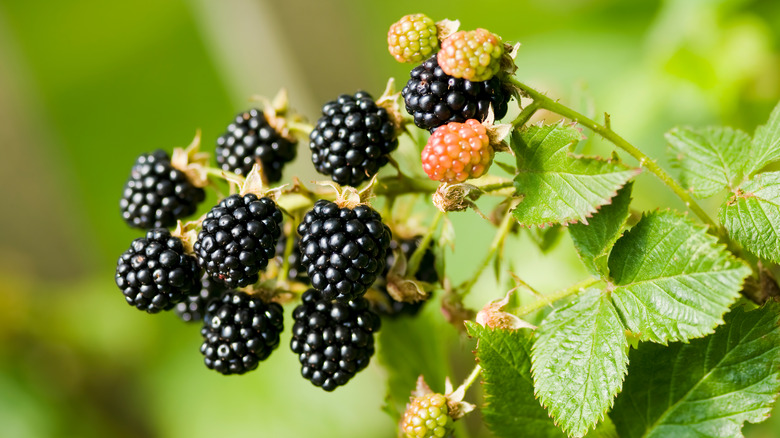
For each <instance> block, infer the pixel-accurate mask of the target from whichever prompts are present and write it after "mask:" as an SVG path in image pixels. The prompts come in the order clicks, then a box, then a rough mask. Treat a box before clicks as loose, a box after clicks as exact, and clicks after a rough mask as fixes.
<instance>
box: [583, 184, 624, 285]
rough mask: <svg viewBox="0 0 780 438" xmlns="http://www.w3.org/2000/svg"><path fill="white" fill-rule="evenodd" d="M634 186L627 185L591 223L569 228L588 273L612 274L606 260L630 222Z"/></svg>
mask: <svg viewBox="0 0 780 438" xmlns="http://www.w3.org/2000/svg"><path fill="white" fill-rule="evenodd" d="M631 186H632V183H628V184H626V185H625V186H623V188H621V189H620V190H619V191H618V194H617V196H615V197H614V198H612V203H610V204H608V205H605V206H603V207H601V208H600V209H599V211H598V212H597V213H596V214H594V215H593V217H591V218H590V219H589V220H588V224H587V225H585V224H574V225H571V226H569V234H570V235H571V240H572V241H573V242H574V247H575V248H577V252H578V253H579V255H580V259H582V262H583V263H584V264H585V267H587V268H588V270H589V271H590V272H591V273H593V274H595V275H598V276H602V277H604V276H606V275H607V274H608V273H609V269H608V268H607V260H608V257H609V252H610V251H611V250H612V245H614V244H615V241H616V240H617V239H618V237H620V231H621V230H622V229H623V224H624V223H625V222H626V219H628V213H629V205H630V204H631Z"/></svg>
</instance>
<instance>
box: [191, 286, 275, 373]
mask: <svg viewBox="0 0 780 438" xmlns="http://www.w3.org/2000/svg"><path fill="white" fill-rule="evenodd" d="M283 329H284V327H283V315H282V306H280V305H279V304H278V303H264V302H263V301H262V300H261V299H260V298H256V297H251V296H249V295H247V294H245V293H244V292H238V291H230V292H227V293H225V294H224V295H223V296H222V299H220V300H213V301H211V302H210V303H209V305H208V307H206V316H205V317H204V319H203V328H202V329H201V331H200V333H201V335H203V344H202V345H201V347H200V352H201V354H203V356H204V359H203V361H204V362H205V364H206V366H207V367H209V368H210V369H212V370H215V371H219V372H220V373H222V374H225V375H227V374H244V373H245V372H247V371H252V370H253V369H255V368H257V364H258V363H260V362H261V361H264V360H265V359H267V358H268V355H270V354H271V352H272V351H273V350H274V349H276V347H278V346H279V334H280V333H281V332H282V330H283Z"/></svg>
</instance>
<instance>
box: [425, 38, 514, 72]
mask: <svg viewBox="0 0 780 438" xmlns="http://www.w3.org/2000/svg"><path fill="white" fill-rule="evenodd" d="M503 55H504V44H503V43H502V42H501V38H499V37H498V36H497V35H495V34H492V33H490V32H489V31H487V30H485V29H477V30H472V31H460V32H455V33H454V34H452V35H450V36H449V38H447V39H446V40H444V41H442V43H441V51H439V54H438V55H437V56H438V58H439V65H440V66H441V68H442V70H444V72H445V73H447V74H448V75H450V76H454V77H456V78H463V79H467V80H469V81H487V80H488V79H490V78H492V77H493V76H495V74H496V73H498V71H499V70H500V69H501V57H502V56H503Z"/></svg>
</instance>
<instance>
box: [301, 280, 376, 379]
mask: <svg viewBox="0 0 780 438" xmlns="http://www.w3.org/2000/svg"><path fill="white" fill-rule="evenodd" d="M302 299H303V303H302V304H301V305H299V306H298V307H296V308H295V311H293V318H294V320H295V325H293V336H292V340H291V341H290V348H291V349H292V351H293V352H294V353H298V360H299V361H300V363H301V375H302V376H303V377H304V378H306V379H308V380H310V381H311V383H313V384H314V385H316V386H320V387H322V389H324V390H325V391H333V390H334V389H336V388H337V387H338V386H341V385H344V384H346V383H347V382H348V381H349V380H350V379H351V378H352V377H353V376H354V375H355V374H356V373H357V372H359V371H361V370H362V369H364V368H365V367H366V366H368V362H369V361H370V360H371V356H373V354H374V336H373V334H374V333H375V332H376V331H377V330H379V326H380V321H379V317H378V316H377V315H375V314H374V313H373V312H371V311H370V310H369V309H368V302H367V301H366V300H365V299H364V298H362V297H359V298H356V299H354V300H352V301H349V302H338V301H335V302H334V301H329V300H321V299H319V294H318V293H317V291H315V290H314V289H309V290H308V291H307V292H305V293H304V294H303V296H302Z"/></svg>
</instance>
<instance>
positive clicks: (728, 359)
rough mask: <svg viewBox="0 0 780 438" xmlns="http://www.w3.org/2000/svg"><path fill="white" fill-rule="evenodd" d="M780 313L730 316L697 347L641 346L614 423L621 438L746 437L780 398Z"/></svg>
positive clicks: (773, 308)
mask: <svg viewBox="0 0 780 438" xmlns="http://www.w3.org/2000/svg"><path fill="white" fill-rule="evenodd" d="M778 312H780V306H778V305H777V304H770V305H767V306H765V307H763V308H760V309H756V310H753V311H751V312H744V311H743V310H742V309H735V310H733V311H732V312H731V313H730V314H728V315H726V325H723V326H721V327H718V329H717V330H716V331H715V333H714V334H713V335H710V336H708V337H706V338H703V339H694V340H693V341H691V343H690V344H683V343H673V344H670V345H669V346H668V347H663V346H661V345H653V344H642V345H641V346H640V347H639V349H638V350H633V351H632V352H631V355H630V360H631V366H630V367H629V373H628V378H627V379H626V382H625V385H624V387H623V392H622V393H621V394H620V395H619V396H618V398H617V400H616V401H615V409H614V410H613V411H612V413H611V414H610V417H611V418H612V420H613V421H614V423H615V426H616V427H617V430H618V432H619V434H620V437H621V438H639V437H644V438H687V437H714V438H734V437H742V432H741V428H742V425H743V424H744V422H745V421H749V422H751V423H758V422H760V421H763V420H765V419H766V418H767V417H768V416H769V413H770V411H771V409H772V405H773V403H774V401H775V399H776V398H777V393H778V391H780V327H779V326H778Z"/></svg>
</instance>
